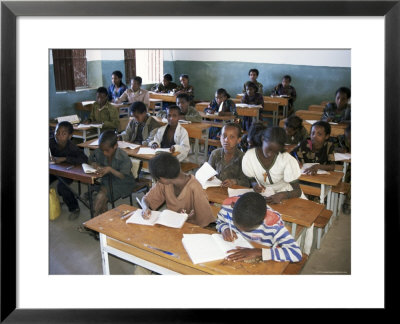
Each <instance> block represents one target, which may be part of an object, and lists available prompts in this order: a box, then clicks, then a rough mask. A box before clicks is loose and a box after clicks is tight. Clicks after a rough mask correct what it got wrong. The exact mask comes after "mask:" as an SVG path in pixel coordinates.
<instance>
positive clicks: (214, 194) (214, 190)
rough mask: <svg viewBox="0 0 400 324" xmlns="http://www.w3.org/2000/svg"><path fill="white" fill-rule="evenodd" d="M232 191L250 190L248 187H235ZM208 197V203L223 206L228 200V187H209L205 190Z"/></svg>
mask: <svg viewBox="0 0 400 324" xmlns="http://www.w3.org/2000/svg"><path fill="white" fill-rule="evenodd" d="M231 188H232V189H250V188H247V187H243V186H239V185H233V186H232V187H231ZM205 192H206V195H207V197H208V201H211V202H213V203H217V204H221V205H222V203H223V201H224V200H225V199H226V198H228V197H229V196H228V188H227V187H208V188H207V189H205Z"/></svg>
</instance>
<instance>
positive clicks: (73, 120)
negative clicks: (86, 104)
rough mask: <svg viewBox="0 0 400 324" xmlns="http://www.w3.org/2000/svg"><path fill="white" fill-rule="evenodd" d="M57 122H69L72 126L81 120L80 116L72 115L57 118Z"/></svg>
mask: <svg viewBox="0 0 400 324" xmlns="http://www.w3.org/2000/svg"><path fill="white" fill-rule="evenodd" d="M57 121H58V122H59V123H61V122H63V121H67V122H70V123H71V124H77V123H79V122H80V119H79V117H78V115H70V116H62V117H57Z"/></svg>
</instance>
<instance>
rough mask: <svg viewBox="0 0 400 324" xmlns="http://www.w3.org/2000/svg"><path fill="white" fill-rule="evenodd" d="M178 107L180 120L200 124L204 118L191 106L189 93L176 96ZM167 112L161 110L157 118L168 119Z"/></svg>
mask: <svg viewBox="0 0 400 324" xmlns="http://www.w3.org/2000/svg"><path fill="white" fill-rule="evenodd" d="M176 105H177V106H178V107H179V108H180V110H181V114H180V116H179V120H187V121H190V122H192V123H200V122H201V121H202V117H201V115H200V114H199V112H198V111H197V110H196V108H194V107H193V106H191V105H190V96H189V95H188V94H187V93H180V94H178V95H177V96H176ZM166 116H167V112H166V110H160V111H159V112H158V113H157V117H160V118H166Z"/></svg>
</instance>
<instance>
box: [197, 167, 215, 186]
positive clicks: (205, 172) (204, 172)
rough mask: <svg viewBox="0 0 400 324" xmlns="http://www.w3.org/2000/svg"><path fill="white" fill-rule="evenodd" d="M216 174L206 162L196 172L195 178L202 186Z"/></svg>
mask: <svg viewBox="0 0 400 324" xmlns="http://www.w3.org/2000/svg"><path fill="white" fill-rule="evenodd" d="M216 174H217V171H215V170H214V168H213V167H212V166H211V165H210V164H209V163H208V162H204V163H203V165H202V166H201V168H200V169H198V170H197V171H196V174H195V177H196V179H197V180H198V181H199V182H200V183H201V185H202V186H204V184H205V183H206V181H207V180H208V179H210V178H211V177H213V176H215V175H216Z"/></svg>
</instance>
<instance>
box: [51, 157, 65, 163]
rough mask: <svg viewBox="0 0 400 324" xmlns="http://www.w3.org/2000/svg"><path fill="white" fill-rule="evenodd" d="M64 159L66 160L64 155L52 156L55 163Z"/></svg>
mask: <svg viewBox="0 0 400 324" xmlns="http://www.w3.org/2000/svg"><path fill="white" fill-rule="evenodd" d="M66 160H67V158H66V157H56V156H53V161H54V162H55V163H62V162H65V161H66Z"/></svg>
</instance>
